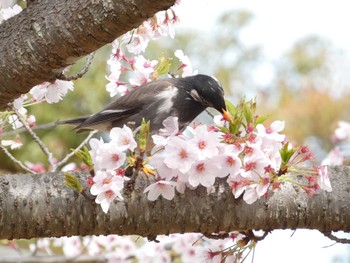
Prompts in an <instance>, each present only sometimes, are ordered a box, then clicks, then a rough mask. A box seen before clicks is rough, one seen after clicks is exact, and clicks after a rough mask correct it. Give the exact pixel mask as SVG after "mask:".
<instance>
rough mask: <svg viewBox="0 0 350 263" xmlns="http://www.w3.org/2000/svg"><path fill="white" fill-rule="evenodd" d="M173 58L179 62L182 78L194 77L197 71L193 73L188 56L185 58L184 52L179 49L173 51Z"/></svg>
mask: <svg viewBox="0 0 350 263" xmlns="http://www.w3.org/2000/svg"><path fill="white" fill-rule="evenodd" d="M174 54H175V56H176V57H177V58H178V59H179V60H180V61H181V63H182V64H181V66H180V67H179V69H182V77H188V76H192V75H196V74H197V73H198V70H195V71H193V68H192V63H191V61H190V59H189V58H188V56H185V54H184V52H183V51H182V50H180V49H178V50H176V51H175V53H174Z"/></svg>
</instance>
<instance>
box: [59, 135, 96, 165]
mask: <svg viewBox="0 0 350 263" xmlns="http://www.w3.org/2000/svg"><path fill="white" fill-rule="evenodd" d="M96 133H97V131H92V132H90V134H89V135H88V136H87V137H86V138H85V140H84V141H82V143H81V144H79V146H78V147H77V148H75V149H74V150H73V151H72V152H70V153H69V154H67V155H66V156H65V157H64V158H63V159H62V160H61V161H59V162H58V163H56V169H57V168H58V167H60V166H61V165H63V164H65V163H66V162H67V161H68V159H69V158H71V157H72V156H74V154H75V153H76V152H77V151H79V150H80V149H81V148H83V146H84V145H85V144H86V143H87V142H88V141H89V140H90V139H91V137H92V136H94V135H95V134H96ZM54 171H55V170H53V172H54Z"/></svg>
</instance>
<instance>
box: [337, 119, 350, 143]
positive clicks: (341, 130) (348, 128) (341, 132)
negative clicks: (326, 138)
mask: <svg viewBox="0 0 350 263" xmlns="http://www.w3.org/2000/svg"><path fill="white" fill-rule="evenodd" d="M338 126H339V127H338V128H337V129H336V130H335V132H334V138H335V139H336V140H339V141H341V140H345V139H348V138H350V123H349V122H346V121H339V122H338Z"/></svg>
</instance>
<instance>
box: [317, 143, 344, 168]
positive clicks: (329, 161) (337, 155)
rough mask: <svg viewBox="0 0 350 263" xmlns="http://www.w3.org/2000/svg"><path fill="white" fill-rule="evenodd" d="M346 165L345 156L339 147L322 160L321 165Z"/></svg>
mask: <svg viewBox="0 0 350 263" xmlns="http://www.w3.org/2000/svg"><path fill="white" fill-rule="evenodd" d="M343 163H344V155H343V154H342V152H341V150H340V148H339V147H337V146H336V147H334V148H333V149H332V150H331V151H330V152H329V153H328V155H327V156H326V158H325V159H323V160H322V163H321V165H341V164H343Z"/></svg>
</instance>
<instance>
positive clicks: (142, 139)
mask: <svg viewBox="0 0 350 263" xmlns="http://www.w3.org/2000/svg"><path fill="white" fill-rule="evenodd" d="M149 130H150V121H145V119H142V123H141V128H140V133H139V137H138V139H139V148H140V152H145V151H146V146H147V140H148V136H149Z"/></svg>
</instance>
